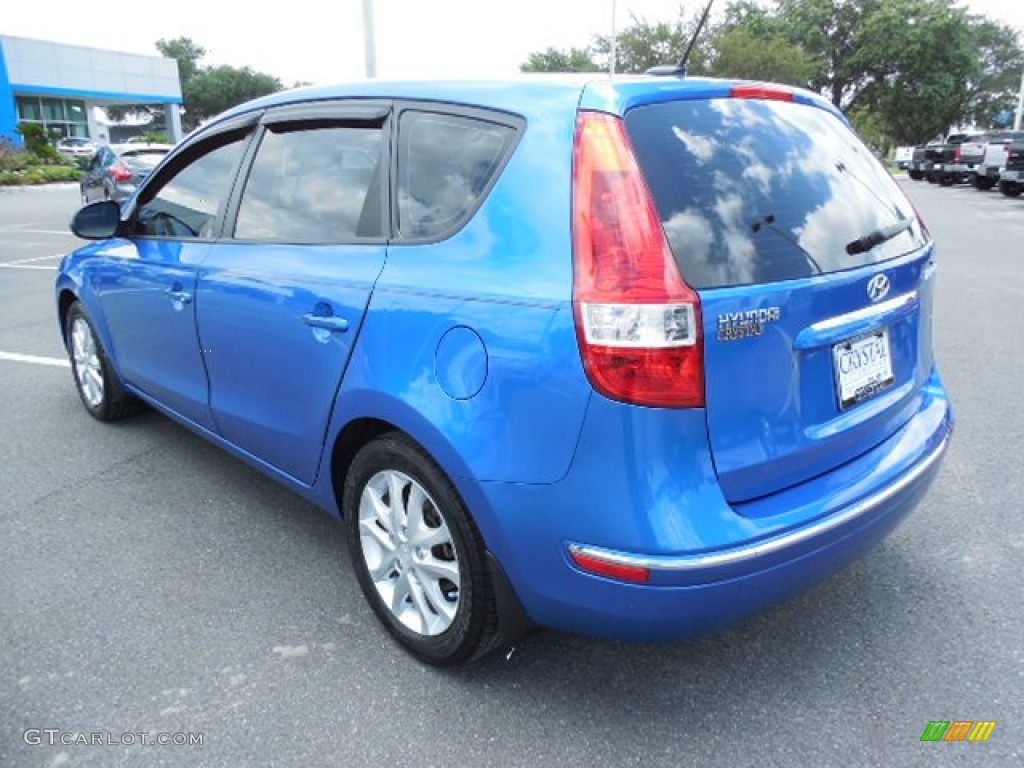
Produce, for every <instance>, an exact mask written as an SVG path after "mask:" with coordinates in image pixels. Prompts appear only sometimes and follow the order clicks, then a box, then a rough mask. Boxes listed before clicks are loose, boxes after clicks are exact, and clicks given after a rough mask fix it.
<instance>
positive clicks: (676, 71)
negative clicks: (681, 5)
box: [647, 0, 715, 77]
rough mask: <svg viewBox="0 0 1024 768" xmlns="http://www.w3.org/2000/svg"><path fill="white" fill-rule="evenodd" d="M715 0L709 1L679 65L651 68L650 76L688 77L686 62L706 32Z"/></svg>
mask: <svg viewBox="0 0 1024 768" xmlns="http://www.w3.org/2000/svg"><path fill="white" fill-rule="evenodd" d="M714 3H715V0H708V4H707V5H706V6H704V13H703V14H701V17H700V21H699V22H697V29H695V30H694V32H693V37H691V38H690V44H689V45H687V46H686V51H685V52H684V53H683V58H681V59H680V60H679V64H677V65H672V64H662V65H660V66H657V67H651V68H650V69H648V70H647V74H648V75H661V76H663V77H686V62H687V61H689V60H690V52H691V51H693V46H694V45H696V44H697V38H698V37H700V33H701V32H703V31H704V25H705V24H706V23H707V21H708V14H709V13H710V12H711V6H712V5H714Z"/></svg>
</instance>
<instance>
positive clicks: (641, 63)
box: [594, 13, 703, 75]
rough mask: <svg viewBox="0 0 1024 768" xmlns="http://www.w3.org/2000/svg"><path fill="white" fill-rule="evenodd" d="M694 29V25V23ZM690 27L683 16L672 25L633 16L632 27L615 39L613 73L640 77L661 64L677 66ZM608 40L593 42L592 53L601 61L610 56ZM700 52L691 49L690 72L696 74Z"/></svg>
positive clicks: (602, 39)
mask: <svg viewBox="0 0 1024 768" xmlns="http://www.w3.org/2000/svg"><path fill="white" fill-rule="evenodd" d="M694 25H695V22H694ZM690 28H691V25H690V24H688V23H686V21H685V20H684V18H683V16H682V14H681V13H680V15H679V17H678V18H677V19H676V20H675V21H671V22H667V21H659V22H653V23H652V22H649V21H647V20H646V19H642V18H639V17H637V16H634V17H633V18H632V23H631V24H630V25H629V26H628V27H626V28H625V29H623V30H622V31H621V32H619V33H618V34H617V35H616V45H615V71H616V72H622V73H624V74H634V75H639V74H643V73H644V72H646V71H647V70H648V69H650V68H651V67H657V66H661V65H664V64H678V63H679V59H680V58H681V57H682V55H683V51H685V50H686V46H687V44H688V43H689V42H690V37H691V36H692V35H691V32H690ZM611 50H612V43H611V38H610V37H607V36H605V35H600V36H598V37H597V38H596V40H595V41H594V51H595V52H596V53H597V55H598V56H599V57H600V58H601V59H602V60H603V61H608V58H609V57H610V56H611ZM702 54H703V52H702V51H700V50H697V49H696V48H695V49H694V52H693V54H691V61H690V64H689V69H690V71H695V69H694V67H695V66H696V68H697V69H698V70H699V69H700V67H701V64H702V62H703V55H702Z"/></svg>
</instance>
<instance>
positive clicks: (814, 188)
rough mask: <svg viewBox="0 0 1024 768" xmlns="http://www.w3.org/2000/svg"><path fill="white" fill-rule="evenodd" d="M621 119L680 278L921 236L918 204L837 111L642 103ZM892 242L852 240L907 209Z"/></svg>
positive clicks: (903, 245)
mask: <svg viewBox="0 0 1024 768" xmlns="http://www.w3.org/2000/svg"><path fill="white" fill-rule="evenodd" d="M626 127H627V130H628V132H629V136H630V140H631V141H632V143H633V147H634V151H635V152H636V155H637V160H638V162H639V164H640V167H641V168H642V169H643V172H644V175H645V177H646V179H647V183H648V186H649V187H650V189H651V192H652V194H653V196H654V201H655V205H656V206H657V208H658V213H659V214H660V217H661V221H662V225H663V226H664V229H665V234H666V236H667V238H668V241H669V244H670V245H671V247H672V251H673V253H674V254H675V257H676V259H677V261H678V262H679V267H680V270H681V271H682V273H683V277H684V279H685V280H686V281H687V282H688V283H689V284H690V285H692V286H693V287H695V288H716V287H723V286H732V285H746V284H751V283H769V282H775V281H779V280H790V279H795V278H802V277H809V276H812V275H817V274H822V273H828V272H836V271H839V270H844V269H851V268H854V267H859V266H863V265H865V264H869V263H873V262H877V261H884V260H886V259H891V258H895V257H896V256H899V255H901V254H904V253H907V252H908V251H911V250H914V249H916V248H919V247H921V246H922V245H924V243H925V239H924V238H925V236H924V234H923V233H922V231H921V230H920V227H919V225H918V224H917V219H916V216H915V214H914V211H913V208H912V206H911V204H910V202H909V201H908V200H907V198H906V196H905V195H904V194H903V192H902V190H900V188H899V186H898V185H897V184H896V182H895V181H894V180H893V179H892V177H891V176H890V175H889V174H888V173H887V172H886V171H885V169H883V168H882V167H881V165H879V164H878V162H877V161H876V160H875V159H874V157H872V155H871V152H870V150H868V149H867V147H865V146H864V145H863V144H862V143H861V142H860V140H859V139H857V137H856V136H855V135H854V134H853V132H852V131H850V130H849V129H848V128H847V127H846V126H845V125H844V124H843V123H842V122H841V121H840V120H838V119H837V118H836V117H835V116H833V115H831V114H829V113H828V112H826V111H824V110H822V109H818V108H817V107H811V106H807V105H803V104H796V103H791V102H781V101H763V100H755V99H710V100H699V101H677V102H668V103H665V104H656V105H652V106H646V107H639V108H636V109H633V110H631V111H630V112H628V113H627V114H626ZM908 218H909V219H911V220H912V221H913V222H914V223H913V225H912V226H911V227H910V228H909V229H907V230H905V231H904V232H902V233H901V234H899V235H896V236H895V237H893V238H892V239H890V240H888V241H887V242H884V243H882V244H881V245H877V246H876V247H874V248H873V249H870V250H868V251H865V252H859V253H854V254H850V253H848V252H847V246H848V245H849V244H851V243H854V242H855V241H857V240H858V239H860V238H863V237H865V236H866V235H868V234H869V233H872V232H875V231H876V230H879V229H883V228H889V227H892V226H893V225H895V224H897V223H899V222H900V221H902V220H904V219H908Z"/></svg>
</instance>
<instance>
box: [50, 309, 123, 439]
mask: <svg viewBox="0 0 1024 768" xmlns="http://www.w3.org/2000/svg"><path fill="white" fill-rule="evenodd" d="M66 336H67V348H68V358H69V359H70V360H71V372H72V374H73V375H74V379H75V388H76V389H77V390H78V396H79V397H80V398H81V399H82V405H84V406H85V410H87V411H88V412H89V415H90V416H92V417H93V418H95V419H98V420H99V421H117V420H118V419H122V418H124V417H125V416H130V415H131V414H133V413H136V412H137V411H138V410H139V407H140V403H139V401H138V400H136V399H135V398H133V397H132V396H131V395H129V394H128V393H126V392H125V391H124V387H122V386H121V381H120V379H119V378H118V376H117V373H116V372H115V371H114V366H113V365H112V364H111V362H110V358H109V357H107V353H106V350H104V349H103V342H101V341H100V338H99V335H98V334H97V333H96V328H95V326H93V324H92V321H91V320H90V319H89V316H88V315H87V314H86V313H85V310H84V309H83V308H82V305H81V304H80V303H79V302H77V301H76V302H75V303H74V304H72V305H71V307H70V308H69V309H68V317H67V327H66Z"/></svg>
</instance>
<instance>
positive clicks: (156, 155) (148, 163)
mask: <svg viewBox="0 0 1024 768" xmlns="http://www.w3.org/2000/svg"><path fill="white" fill-rule="evenodd" d="M166 154H167V150H166V149H165V150H159V149H147V150H140V151H138V152H122V153H121V159H122V160H124V162H125V163H127V164H128V165H129V166H130V167H132V168H141V169H145V170H152V169H153V168H154V167H156V165H157V163H159V162H160V161H161V160H163V159H164V155H166Z"/></svg>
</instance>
